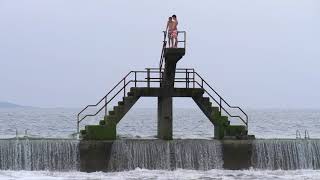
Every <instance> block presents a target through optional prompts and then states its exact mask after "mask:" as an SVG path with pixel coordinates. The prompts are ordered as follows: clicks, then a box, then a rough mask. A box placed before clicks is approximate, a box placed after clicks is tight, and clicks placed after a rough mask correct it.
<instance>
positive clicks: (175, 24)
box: [171, 14, 178, 48]
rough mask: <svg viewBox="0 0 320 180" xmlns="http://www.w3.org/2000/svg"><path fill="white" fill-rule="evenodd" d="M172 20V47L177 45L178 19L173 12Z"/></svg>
mask: <svg viewBox="0 0 320 180" xmlns="http://www.w3.org/2000/svg"><path fill="white" fill-rule="evenodd" d="M172 21H173V31H172V32H171V38H172V40H173V42H172V43H173V47H175V48H177V47H178V19H177V16H176V15H175V14H174V15H172Z"/></svg>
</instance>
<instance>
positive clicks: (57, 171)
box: [0, 108, 320, 179]
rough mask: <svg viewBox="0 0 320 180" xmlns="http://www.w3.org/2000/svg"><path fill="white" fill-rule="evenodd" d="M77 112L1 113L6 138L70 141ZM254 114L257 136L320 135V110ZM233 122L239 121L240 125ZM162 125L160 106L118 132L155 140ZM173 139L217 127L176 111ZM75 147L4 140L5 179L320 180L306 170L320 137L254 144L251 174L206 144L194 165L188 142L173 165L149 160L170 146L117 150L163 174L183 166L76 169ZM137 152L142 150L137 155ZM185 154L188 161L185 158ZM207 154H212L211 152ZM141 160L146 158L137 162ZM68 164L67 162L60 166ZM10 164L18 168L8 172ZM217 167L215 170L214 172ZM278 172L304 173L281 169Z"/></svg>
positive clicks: (128, 119) (136, 115) (131, 116)
mask: <svg viewBox="0 0 320 180" xmlns="http://www.w3.org/2000/svg"><path fill="white" fill-rule="evenodd" d="M77 112H78V109H38V108H17V109H0V124H1V128H0V137H1V138H12V137H16V136H19V137H21V136H28V137H39V138H42V137H51V138H52V137H59V138H70V137H72V136H71V134H73V133H74V132H75V130H76V129H75V127H76V120H75V119H76V116H75V114H76V113H77ZM248 113H249V116H250V127H249V130H250V132H249V133H250V134H255V135H256V137H258V138H296V130H299V131H300V132H301V134H302V138H303V137H304V131H305V130H308V133H309V134H310V137H311V138H319V137H320V128H319V127H320V110H249V111H248ZM98 121H99V118H93V119H90V120H88V121H87V122H86V123H87V124H95V123H98ZM233 122H235V123H236V121H233ZM156 124H157V123H156V110H155V109H133V110H132V111H130V112H129V113H128V114H127V115H126V116H125V118H124V119H123V120H122V121H121V122H120V124H119V125H118V133H119V134H120V136H122V137H135V138H154V136H155V135H156ZM17 133H18V134H17ZM174 137H175V138H200V139H202V138H212V137H213V126H212V125H211V123H210V122H209V121H208V120H207V119H206V117H205V116H204V115H203V114H202V113H201V111H200V110H198V109H176V110H175V111H174ZM70 142H71V144H70V143H69V142H67V143H61V142H59V143H57V142H54V141H51V142H47V141H41V140H39V141H36V142H32V143H30V142H29V143H28V142H27V141H25V142H22V141H20V142H19V141H16V140H11V141H6V142H5V141H3V140H0V151H1V153H0V154H1V155H2V156H1V157H0V158H1V159H2V160H3V159H7V161H6V163H7V164H1V165H0V166H1V167H2V168H1V169H2V170H0V179H320V171H319V170H306V169H319V167H320V154H319V151H320V150H319V145H320V143H319V142H320V141H319V140H298V141H287V142H284V141H282V142H279V141H277V140H267V141H255V142H254V143H253V147H254V148H253V149H254V156H253V157H252V159H251V160H252V162H253V166H254V167H253V168H254V169H251V170H245V171H231V170H222V169H221V167H222V164H221V160H219V159H217V157H219V148H217V146H210V145H205V146H204V145H203V146H201V147H199V148H195V149H202V150H208V151H210V153H211V154H210V153H209V154H206V155H205V156H203V157H200V156H199V157H198V159H195V160H190V159H188V158H190V157H197V156H195V154H197V153H195V152H194V151H193V150H190V149H189V150H188V149H187V148H184V145H185V144H175V145H174V146H175V147H176V149H175V151H172V152H174V153H176V154H175V158H176V160H177V161H176V162H175V163H172V162H170V163H161V162H165V161H172V160H171V159H169V160H168V159H163V161H160V163H158V164H157V163H150V162H148V161H147V159H152V158H150V157H147V155H152V153H157V152H158V153H160V154H161V153H167V152H166V147H165V146H168V145H167V144H164V145H163V148H162V149H161V148H160V151H155V150H158V149H159V147H158V145H157V147H155V148H152V149H151V150H150V149H147V148H145V147H143V144H142V145H141V144H140V145H139V146H140V147H136V146H137V145H136V144H130V143H129V144H125V145H124V144H123V143H122V144H121V143H120V144H118V145H115V146H114V147H115V149H114V150H115V151H114V152H117V148H118V150H119V149H122V150H123V148H130V149H131V153H132V154H128V156H127V157H122V158H127V159H128V160H130V161H122V162H127V163H129V164H124V165H123V169H131V168H133V167H134V166H133V165H132V164H130V163H134V164H140V166H139V167H141V168H144V167H148V166H149V165H150V164H155V167H154V169H158V166H159V167H164V168H160V169H176V168H178V169H176V170H173V171H170V170H147V169H135V170H131V171H122V172H112V173H102V172H96V173H83V172H78V171H75V170H76V169H77V165H75V164H76V163H74V161H75V158H77V152H76V151H74V152H73V153H71V154H70V150H71V149H73V148H74V147H76V146H77V143H76V141H72V140H71V141H70ZM160 146H161V147H162V145H160ZM134 149H140V150H139V151H134ZM143 149H144V150H143ZM153 151H154V152H153ZM37 152H38V155H39V157H41V158H37V159H33V158H32V155H33V154H34V153H37ZM68 153H69V154H68ZM150 153H151V154H150ZM181 154H185V155H186V156H180V157H179V155H181ZM201 154H205V151H204V152H202V153H201ZM139 156H146V157H143V158H137V157H139ZM161 157H163V156H161ZM10 158H11V160H9V159H10ZM153 158H156V157H153ZM201 158H203V159H201ZM141 159H144V161H141ZM205 159H211V161H210V162H215V163H214V164H210V162H206V161H204V160H205ZM0 161H1V160H0ZM62 161H63V162H64V163H61V162H62ZM2 162H3V161H2ZM18 162H19V163H18ZM219 162H220V164H219ZM148 163H149V164H148ZM208 163H209V164H208ZM168 164H174V166H175V167H174V168H172V167H165V166H167V165H168ZM9 166H10V167H13V168H6V167H9ZM66 166H68V167H66ZM111 166H112V165H111ZM130 166H131V167H130ZM126 167H130V168H126ZM179 168H186V169H202V170H186V169H179ZM211 168H215V169H212V170H210V169H211ZM256 168H257V169H256ZM279 168H281V169H301V170H274V169H279ZM6 169H11V170H6ZM12 169H14V171H12ZM22 169H23V170H22ZM62 169H64V170H66V169H67V170H68V172H62ZM262 169H272V170H262ZM25 170H33V171H25ZM34 170H37V171H34ZM38 170H50V171H38ZM203 170H205V171H203Z"/></svg>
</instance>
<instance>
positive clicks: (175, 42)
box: [174, 37, 178, 48]
mask: <svg viewBox="0 0 320 180" xmlns="http://www.w3.org/2000/svg"><path fill="white" fill-rule="evenodd" d="M174 47H175V48H177V47H178V37H175V38H174Z"/></svg>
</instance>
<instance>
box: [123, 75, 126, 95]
mask: <svg viewBox="0 0 320 180" xmlns="http://www.w3.org/2000/svg"><path fill="white" fill-rule="evenodd" d="M123 97H126V78H124V79H123Z"/></svg>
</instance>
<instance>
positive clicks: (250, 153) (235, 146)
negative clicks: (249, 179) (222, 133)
mask: <svg viewBox="0 0 320 180" xmlns="http://www.w3.org/2000/svg"><path fill="white" fill-rule="evenodd" d="M135 168H145V169H165V170H174V169H178V168H183V169H197V170H209V169H236V170H238V169H249V168H256V169H270V170H274V169H290V170H291V169H320V140H319V139H311V140H304V139H298V140H296V139H260V140H221V141H219V140H204V139H182V140H181V139H180V140H179V139H176V140H171V141H165V140H158V139H121V140H115V141H78V140H70V139H29V138H18V139H0V170H50V171H70V170H71V171H74V170H80V171H85V172H93V171H123V170H131V169H135Z"/></svg>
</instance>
